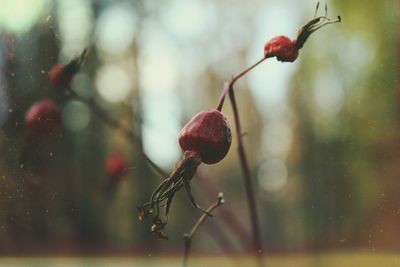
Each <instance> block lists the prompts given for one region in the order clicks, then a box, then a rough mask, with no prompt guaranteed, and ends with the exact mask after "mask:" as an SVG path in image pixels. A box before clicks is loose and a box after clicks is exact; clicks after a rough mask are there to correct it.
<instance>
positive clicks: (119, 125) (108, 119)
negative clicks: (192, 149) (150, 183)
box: [67, 87, 168, 177]
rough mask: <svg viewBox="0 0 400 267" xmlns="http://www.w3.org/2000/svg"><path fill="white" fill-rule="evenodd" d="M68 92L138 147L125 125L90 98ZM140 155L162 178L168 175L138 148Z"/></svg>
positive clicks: (133, 134)
mask: <svg viewBox="0 0 400 267" xmlns="http://www.w3.org/2000/svg"><path fill="white" fill-rule="evenodd" d="M67 89H68V92H69V93H70V94H71V95H72V96H74V97H75V98H77V99H79V100H81V101H82V102H85V103H86V104H87V105H88V106H89V108H90V109H91V110H92V111H93V113H95V114H96V115H97V116H98V117H99V118H100V119H102V120H103V121H104V122H105V123H106V124H107V125H109V126H110V127H111V128H115V129H118V130H119V131H120V132H121V133H122V134H123V135H124V136H125V137H126V139H127V140H128V141H129V142H130V143H132V144H133V145H134V146H136V147H138V144H140V139H139V137H138V136H137V135H136V134H135V133H134V132H133V131H132V130H131V129H130V128H129V127H127V126H126V125H125V124H123V123H121V122H120V121H118V120H117V119H115V118H114V117H112V116H110V115H109V114H108V112H107V111H105V110H104V109H103V108H101V107H100V106H99V105H98V104H97V103H96V102H95V101H94V100H93V99H92V98H85V97H83V96H81V95H79V94H77V93H76V92H75V91H74V90H72V88H70V87H69V88H67ZM139 149H140V153H141V154H142V156H143V157H144V158H145V160H146V161H147V162H148V163H149V164H150V166H151V167H152V168H153V169H154V170H155V171H156V172H157V173H158V174H159V175H161V176H162V177H168V174H167V173H166V172H165V171H163V170H162V169H161V168H160V167H159V166H158V165H157V164H156V163H155V162H154V161H152V160H151V159H150V158H149V157H148V156H147V155H146V153H144V151H143V148H142V147H141V146H140V147H139Z"/></svg>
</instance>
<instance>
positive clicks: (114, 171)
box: [105, 153, 128, 178]
mask: <svg viewBox="0 0 400 267" xmlns="http://www.w3.org/2000/svg"><path fill="white" fill-rule="evenodd" d="M105 167H106V173H107V175H108V176H109V177H113V178H121V176H122V175H123V174H125V172H126V170H127V167H128V160H127V159H126V157H125V156H124V155H122V154H120V153H115V154H111V155H110V156H108V158H107V160H106V166H105Z"/></svg>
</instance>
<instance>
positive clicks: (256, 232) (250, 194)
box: [225, 80, 263, 266]
mask: <svg viewBox="0 0 400 267" xmlns="http://www.w3.org/2000/svg"><path fill="white" fill-rule="evenodd" d="M233 83H234V81H233V80H232V81H231V82H230V83H225V88H226V86H227V87H228V91H229V99H230V101H231V104H232V110H233V116H234V119H235V125H236V136H237V140H238V154H239V159H240V166H241V168H242V172H243V179H244V185H245V188H246V195H247V202H248V206H249V211H250V220H251V229H252V234H253V245H254V253H255V255H256V258H257V262H258V266H263V257H262V254H263V253H262V252H263V248H262V242H261V231H260V225H259V220H258V214H257V205H256V199H255V195H254V190H253V185H252V181H251V175H250V169H249V164H248V161H247V157H246V153H245V151H244V145H243V139H242V130H241V125H240V119H239V110H238V107H237V104H236V98H235V92H234V90H233Z"/></svg>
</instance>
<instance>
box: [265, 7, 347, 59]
mask: <svg viewBox="0 0 400 267" xmlns="http://www.w3.org/2000/svg"><path fill="white" fill-rule="evenodd" d="M318 8H319V3H318V4H317V7H316V9H315V15H316V14H317V12H318ZM327 15H328V7H327V6H326V5H325V16H319V17H315V16H314V18H312V19H311V20H309V21H308V22H307V23H306V24H304V25H303V26H302V27H301V28H300V30H299V31H298V33H297V36H296V38H295V39H294V40H291V39H290V38H288V37H286V36H283V35H280V36H277V37H274V38H272V39H271V40H269V41H268V42H267V43H266V44H265V46H264V57H265V58H269V57H276V59H277V60H279V61H282V62H293V61H295V60H296V59H297V57H298V56H299V50H300V49H301V48H303V46H304V44H305V42H306V41H307V39H308V38H309V37H310V35H311V34H312V33H314V32H315V31H317V30H319V29H321V28H322V27H324V26H326V25H329V24H333V23H338V22H340V21H341V17H340V16H338V17H337V19H336V20H331V19H330V18H328V17H327Z"/></svg>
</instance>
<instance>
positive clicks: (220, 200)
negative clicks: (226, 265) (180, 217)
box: [183, 193, 225, 267]
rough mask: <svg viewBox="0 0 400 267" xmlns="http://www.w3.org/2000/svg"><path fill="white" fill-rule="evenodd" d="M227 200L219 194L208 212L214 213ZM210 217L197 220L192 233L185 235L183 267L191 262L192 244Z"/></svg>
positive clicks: (201, 217) (205, 215)
mask: <svg viewBox="0 0 400 267" xmlns="http://www.w3.org/2000/svg"><path fill="white" fill-rule="evenodd" d="M224 202H225V199H224V195H223V194H222V193H219V194H218V199H217V201H216V202H215V203H214V204H212V205H211V206H210V207H209V208H208V209H207V212H208V213H210V212H212V211H213V210H214V209H215V208H217V207H219V206H221V205H222V204H224ZM207 217H209V216H207V214H206V213H203V214H202V215H201V216H200V218H199V219H198V220H197V222H196V223H195V224H194V226H193V228H192V230H191V231H190V233H189V234H185V235H184V238H185V252H184V255H183V267H187V266H188V265H187V263H188V260H189V253H190V248H191V244H192V238H193V236H194V234H195V233H196V232H197V230H198V229H199V227H200V226H201V224H202V223H203V222H204V221H205V220H206V218H207Z"/></svg>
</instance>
